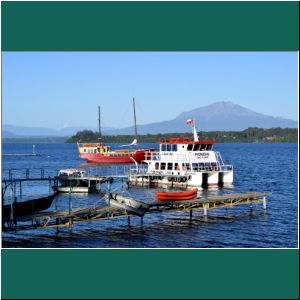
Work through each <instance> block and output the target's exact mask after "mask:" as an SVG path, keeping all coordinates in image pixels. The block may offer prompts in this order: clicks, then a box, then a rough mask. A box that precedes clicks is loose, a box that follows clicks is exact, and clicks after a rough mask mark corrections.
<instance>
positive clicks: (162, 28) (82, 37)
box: [1, 1, 299, 51]
mask: <svg viewBox="0 0 300 300" xmlns="http://www.w3.org/2000/svg"><path fill="white" fill-rule="evenodd" d="M1 4H2V50H3V51H74V50H76V51H212V50H213V51H270V50H272V51H297V50H298V49H299V39H298V33H299V26H298V24H299V13H298V8H299V3H298V2H294V1H293V2H260V1H259V2H125V3H124V2H81V1H80V2H30V1H28V2H5V1H4V2H2V3H1Z"/></svg>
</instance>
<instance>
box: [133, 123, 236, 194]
mask: <svg viewBox="0 0 300 300" xmlns="http://www.w3.org/2000/svg"><path fill="white" fill-rule="evenodd" d="M187 123H188V124H191V125H192V126H193V134H194V139H193V140H190V139H188V138H186V137H176V138H168V139H161V140H160V141H159V151H158V152H149V153H146V154H145V160H144V162H145V163H146V164H147V166H146V168H143V167H142V166H136V168H135V169H132V170H131V171H130V174H129V183H131V184H134V185H151V184H157V185H171V186H179V187H180V186H183V187H185V186H197V187H204V188H206V187H208V186H217V185H219V186H223V185H231V184H232V182H233V166H232V165H228V164H224V162H223V160H222V157H221V154H220V153H219V152H218V151H214V150H213V145H214V144H215V141H214V140H199V138H198V134H197V131H196V127H195V121H194V120H188V121H187Z"/></svg>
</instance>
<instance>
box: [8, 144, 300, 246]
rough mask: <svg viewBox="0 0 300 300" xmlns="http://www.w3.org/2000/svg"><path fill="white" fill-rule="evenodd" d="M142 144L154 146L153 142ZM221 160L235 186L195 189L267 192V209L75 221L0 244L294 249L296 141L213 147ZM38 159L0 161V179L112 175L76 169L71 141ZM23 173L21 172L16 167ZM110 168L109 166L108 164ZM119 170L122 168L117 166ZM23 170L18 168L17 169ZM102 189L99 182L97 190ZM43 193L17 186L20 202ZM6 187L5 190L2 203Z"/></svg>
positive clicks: (20, 149)
mask: <svg viewBox="0 0 300 300" xmlns="http://www.w3.org/2000/svg"><path fill="white" fill-rule="evenodd" d="M142 146H147V147H153V146H154V145H153V144H145V145H142ZM215 150H218V151H221V154H222V156H223V159H224V160H228V161H229V162H230V163H232V164H233V165H234V186H233V187H232V188H230V189H225V188H223V189H213V190H211V189H210V190H208V191H202V192H201V193H202V194H204V195H215V194H218V195H221V194H224V193H237V192H247V191H258V192H269V193H271V194H270V195H269V196H268V197H267V211H266V212H264V211H263V209H262V205H261V204H257V205H254V206H253V208H252V209H251V208H250V207H249V206H248V205H245V206H240V207H239V206H238V207H234V208H228V209H218V210H212V211H209V216H208V219H207V220H205V219H204V217H203V216H202V212H201V211H194V212H193V217H194V218H193V221H192V222H191V223H190V222H189V212H169V213H165V214H151V215H145V217H144V224H143V227H142V228H141V227H140V218H139V217H131V226H130V227H128V224H127V219H126V218H124V219H123V218H120V219H115V220H106V221H93V222H88V223H82V224H75V225H74V227H73V234H72V235H69V233H68V230H67V228H61V229H60V231H59V233H58V234H56V230H55V229H39V230H30V231H27V230H26V231H19V232H16V233H7V232H5V233H3V234H2V247H23V248H31V247H35V248H40V247H46V248H52V247H55V248H60V247H72V248H78V247H80V248H86V247H89V248H106V247H109V248H131V247H134V248H180V247H184V248H210V247H214V248H223V247H224V248H236V247H239V248H248V247H250V248H278V247H279V248H287V247H288V248H294V247H297V246H298V244H297V243H298V176H297V174H298V145H297V144H217V145H216V146H215ZM36 151H37V152H38V153H40V154H41V156H37V157H25V156H20V157H17V156H15V157H9V156H3V157H2V177H3V176H7V174H8V173H7V169H9V168H13V169H15V170H13V176H16V177H17V176H24V175H25V171H24V169H25V168H30V169H31V171H30V172H32V173H31V174H34V172H35V173H36V174H39V173H40V170H39V168H45V176H49V175H50V176H53V175H54V174H55V173H56V171H57V170H59V169H63V168H70V167H72V168H76V167H85V168H86V169H87V170H88V171H89V172H90V173H94V174H96V173H99V174H100V173H104V172H116V170H111V169H110V170H108V168H107V167H97V166H89V165H86V164H83V160H82V159H80V158H79V157H78V153H77V148H76V145H73V144H37V145H36ZM2 152H3V153H30V152H32V145H31V144H3V145H2ZM22 168H23V169H22ZM113 168H115V167H113ZM118 168H119V170H118V172H123V171H124V166H119V167H118ZM20 169H22V170H20ZM102 188H103V190H104V191H105V189H106V184H103V185H102ZM113 190H116V191H118V192H123V193H125V194H127V195H130V196H132V197H135V198H139V199H142V200H144V201H149V200H153V199H154V195H155V192H156V191H157V189H154V188H151V189H148V188H141V187H132V188H130V189H129V190H128V189H127V184H126V182H125V181H122V180H115V181H114V183H113ZM48 193H49V184H48V182H45V183H44V184H42V185H41V184H39V185H37V184H36V183H30V184H26V185H25V186H23V194H22V199H23V200H26V199H30V198H33V197H34V196H40V195H46V194H48ZM9 196H10V190H8V191H7V193H6V198H5V199H6V201H9ZM68 201H69V196H68V195H60V196H58V197H57V199H56V200H54V202H53V204H52V206H51V207H50V209H49V210H54V209H55V208H58V209H62V208H67V207H68ZM99 201H100V202H101V200H100V195H97V194H96V195H72V204H73V207H81V206H89V205H94V204H95V203H96V202H99Z"/></svg>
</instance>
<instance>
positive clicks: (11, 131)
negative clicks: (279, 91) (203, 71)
mask: <svg viewBox="0 0 300 300" xmlns="http://www.w3.org/2000/svg"><path fill="white" fill-rule="evenodd" d="M192 118H194V119H195V120H196V126H197V129H198V130H199V131H215V130H223V131H229V130H232V131H241V130H244V129H247V128H248V127H259V128H265V129H267V128H272V127H281V128H298V122H297V121H295V120H291V119H285V118H281V117H273V116H269V115H264V114H261V113H257V112H254V111H252V110H250V109H247V108H245V107H242V106H240V105H237V104H234V103H232V102H229V101H227V102H224V101H221V102H216V103H213V104H211V105H208V106H203V107H199V108H196V109H194V110H191V111H187V112H183V113H181V114H180V115H178V116H177V117H176V118H174V119H172V120H168V121H162V122H156V123H150V124H146V125H138V133H139V134H148V133H149V134H158V133H172V132H188V131H190V128H189V126H188V125H187V124H186V120H188V119H192ZM84 129H89V130H93V131H96V130H97V129H96V127H66V128H63V129H60V130H55V129H49V128H43V127H20V126H12V125H5V124H3V127H2V137H3V138H5V137H18V136H19V137H24V136H32V137H33V136H72V135H74V134H76V132H78V131H81V130H84ZM102 132H103V134H105V135H123V134H133V132H134V130H133V127H126V128H120V129H114V128H102Z"/></svg>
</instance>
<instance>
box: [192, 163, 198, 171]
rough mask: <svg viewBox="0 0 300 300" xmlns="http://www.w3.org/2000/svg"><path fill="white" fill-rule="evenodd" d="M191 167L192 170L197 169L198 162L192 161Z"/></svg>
mask: <svg viewBox="0 0 300 300" xmlns="http://www.w3.org/2000/svg"><path fill="white" fill-rule="evenodd" d="M192 167H193V170H194V171H198V164H197V163H192Z"/></svg>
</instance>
